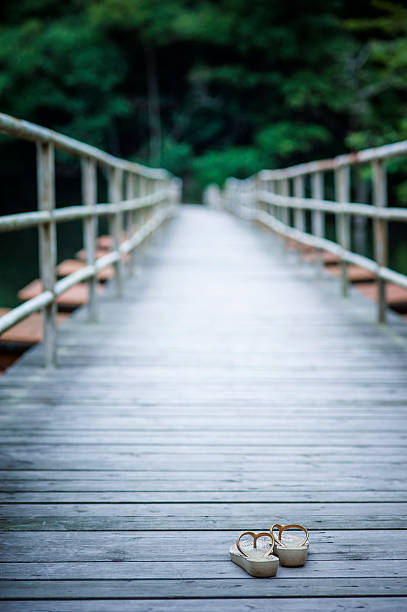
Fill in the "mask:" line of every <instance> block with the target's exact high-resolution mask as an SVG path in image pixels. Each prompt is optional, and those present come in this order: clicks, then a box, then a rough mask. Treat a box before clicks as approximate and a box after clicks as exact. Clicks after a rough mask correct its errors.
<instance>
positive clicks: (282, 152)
mask: <svg viewBox="0 0 407 612" xmlns="http://www.w3.org/2000/svg"><path fill="white" fill-rule="evenodd" d="M0 24H1V25H0V100H1V109H2V110H3V111H4V112H8V113H10V114H12V115H15V116H19V117H23V118H25V119H28V120H31V121H35V122H38V123H41V124H43V125H47V126H49V127H52V128H55V129H57V130H60V131H62V132H65V133H68V134H70V135H72V136H74V137H76V138H79V139H82V140H85V141H88V142H91V143H93V144H96V145H98V146H101V147H103V148H106V149H108V150H110V151H111V152H112V153H115V154H119V155H123V156H129V157H130V156H131V157H134V158H137V159H140V160H141V161H146V160H147V159H148V160H149V162H150V163H160V164H162V165H163V166H166V167H168V168H169V169H170V170H171V171H173V172H175V173H176V174H181V175H182V176H184V177H187V178H188V181H187V183H188V185H191V186H192V187H191V188H195V187H196V186H197V185H199V187H204V186H205V184H206V183H207V182H212V181H213V182H217V183H218V184H219V183H221V182H222V180H223V179H224V177H225V176H227V175H229V174H234V175H236V176H244V175H247V174H250V173H252V172H254V171H256V170H257V169H259V168H261V167H265V166H268V167H273V166H278V165H281V164H283V165H289V164H291V163H297V162H301V161H305V160H307V159H310V158H316V157H324V156H327V155H329V156H331V155H334V154H337V153H342V152H344V150H346V149H349V148H357V149H358V148H363V147H365V146H372V145H377V144H382V143H383V142H390V141H395V140H400V139H402V138H407V124H406V120H405V118H404V116H405V101H406V97H407V96H406V93H407V9H406V7H405V5H404V4H400V3H395V2H387V1H376V0H372V1H370V2H369V1H367V2H364V3H353V4H351V3H348V2H345V0H331V1H330V2H326V0H308V2H306V3H305V2H302V1H298V2H294V4H293V3H290V2H283V1H282V0H275V1H273V2H270V1H269V0H251V1H250V2H249V1H248V0H195V1H194V2H191V1H190V0H65V1H64V2H60V1H58V0H20V1H19V2H12V1H11V0H6V2H4V3H3V4H2V5H1V7H0ZM154 139H155V141H154ZM153 141H154V142H155V143H156V145H157V143H158V145H160V142H161V146H158V147H157V146H154V147H152V146H151V143H152V142H153ZM7 146H8V145H7V143H5V144H1V147H2V150H3V154H4V155H5V156H7V150H8V149H7ZM160 151H161V155H160V157H159V158H158V154H159V153H160ZM152 152H153V153H152ZM152 155H153V156H152ZM154 156H155V157H154ZM398 172H402V171H401V170H399V171H398ZM194 184H195V187H194Z"/></svg>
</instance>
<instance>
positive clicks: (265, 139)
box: [255, 121, 330, 166]
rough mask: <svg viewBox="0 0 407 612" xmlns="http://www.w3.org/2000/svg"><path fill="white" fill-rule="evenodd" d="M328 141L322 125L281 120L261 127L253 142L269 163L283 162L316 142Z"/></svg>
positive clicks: (306, 150) (304, 151)
mask: <svg viewBox="0 0 407 612" xmlns="http://www.w3.org/2000/svg"><path fill="white" fill-rule="evenodd" d="M329 141H330V133H329V131H328V130H327V129H326V128H325V127H323V126H322V125H317V124H312V123H309V124H301V123H294V122H290V121H281V122H280V123H275V124H273V125H270V126H268V127H266V128H264V129H262V130H261V131H260V132H258V134H257V135H256V138H255V142H256V144H257V145H258V147H259V149H260V151H261V152H262V154H263V156H265V157H266V158H268V160H269V165H270V166H271V165H274V164H275V163H276V162H277V163H278V162H279V161H281V162H283V161H284V160H285V159H287V158H288V159H289V158H290V157H292V156H293V155H295V154H297V153H308V152H310V151H312V149H315V148H316V145H317V144H318V143H324V142H329Z"/></svg>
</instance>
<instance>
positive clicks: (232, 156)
mask: <svg viewBox="0 0 407 612" xmlns="http://www.w3.org/2000/svg"><path fill="white" fill-rule="evenodd" d="M192 168H193V170H194V171H195V174H196V177H197V180H198V181H199V183H200V184H201V185H209V184H210V183H216V184H218V185H222V184H223V182H224V181H225V179H226V178H228V177H229V176H234V177H235V178H245V177H247V176H249V175H250V174H253V173H254V172H257V171H258V170H261V168H262V164H261V160H260V157H259V155H258V152H257V150H256V149H254V148H251V147H230V148H228V149H227V150H226V151H210V152H208V153H206V154H205V155H202V156H200V157H197V158H196V159H194V160H193V162H192Z"/></svg>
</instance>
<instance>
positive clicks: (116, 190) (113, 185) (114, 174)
mask: <svg viewBox="0 0 407 612" xmlns="http://www.w3.org/2000/svg"><path fill="white" fill-rule="evenodd" d="M122 189H123V171H122V170H121V169H120V168H110V171H109V202H111V203H112V204H116V205H119V203H120V202H121V201H122ZM111 230H112V236H113V248H114V250H115V251H119V248H120V241H121V234H122V213H121V211H120V210H117V211H116V212H115V214H114V215H113V222H112V225H111ZM114 266H115V282H116V292H117V295H118V296H119V297H121V296H122V295H123V274H122V262H121V259H119V260H118V261H116V262H115V264H114Z"/></svg>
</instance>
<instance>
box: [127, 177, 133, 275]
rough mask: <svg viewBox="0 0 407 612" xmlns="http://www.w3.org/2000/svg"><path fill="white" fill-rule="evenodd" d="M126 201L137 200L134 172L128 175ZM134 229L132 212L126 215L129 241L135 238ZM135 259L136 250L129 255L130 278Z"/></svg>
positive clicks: (128, 269) (128, 268)
mask: <svg viewBox="0 0 407 612" xmlns="http://www.w3.org/2000/svg"><path fill="white" fill-rule="evenodd" d="M125 198H126V200H134V198H135V174H133V172H127V173H126V196H125ZM133 227H134V214H133V211H132V210H129V211H127V213H126V233H127V240H130V239H131V238H132V237H133ZM134 258H135V249H133V250H132V251H130V253H129V263H128V265H127V271H128V273H129V276H133V274H134Z"/></svg>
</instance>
